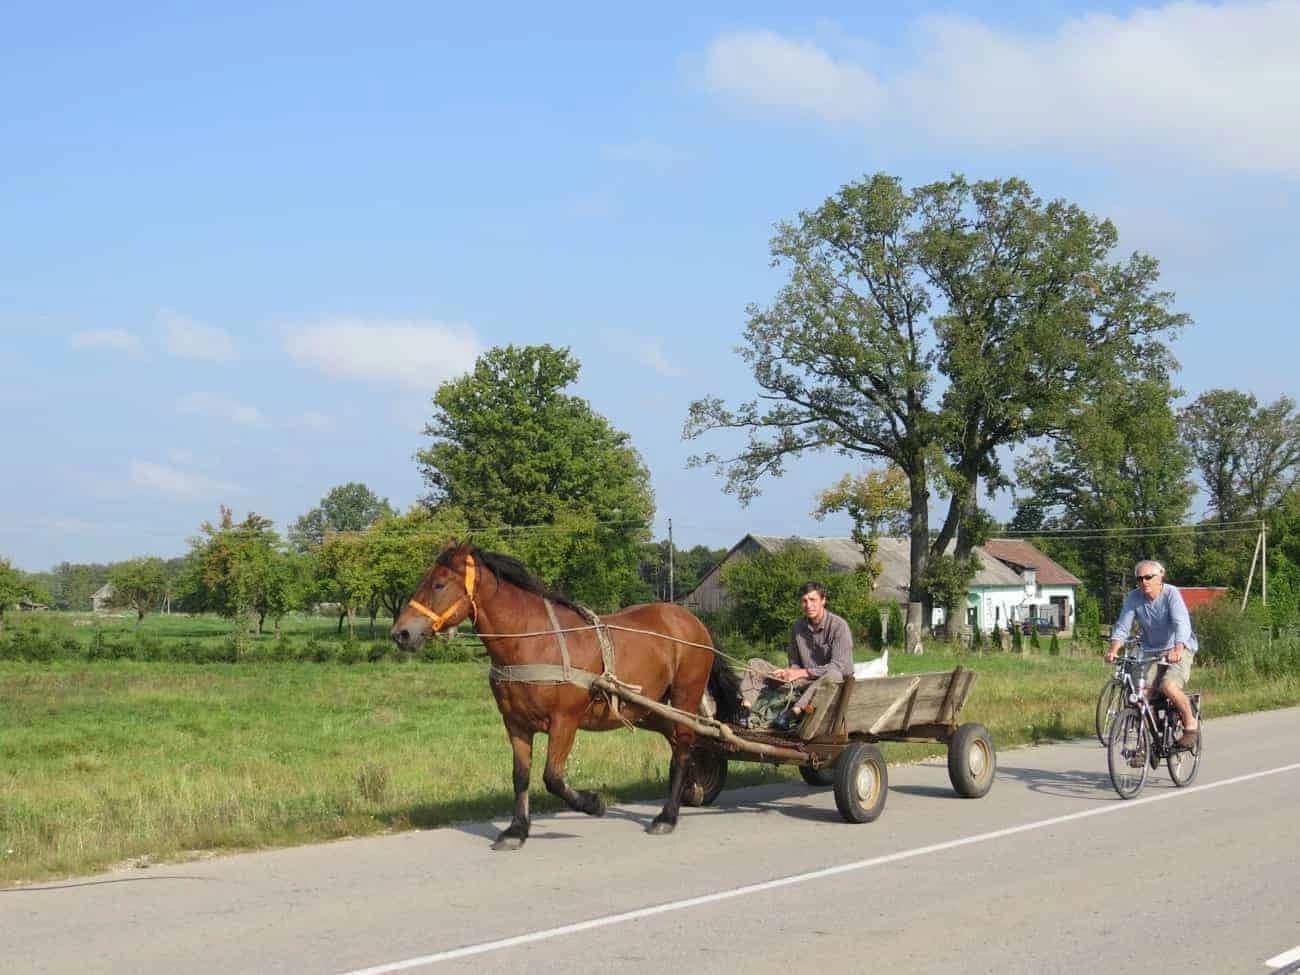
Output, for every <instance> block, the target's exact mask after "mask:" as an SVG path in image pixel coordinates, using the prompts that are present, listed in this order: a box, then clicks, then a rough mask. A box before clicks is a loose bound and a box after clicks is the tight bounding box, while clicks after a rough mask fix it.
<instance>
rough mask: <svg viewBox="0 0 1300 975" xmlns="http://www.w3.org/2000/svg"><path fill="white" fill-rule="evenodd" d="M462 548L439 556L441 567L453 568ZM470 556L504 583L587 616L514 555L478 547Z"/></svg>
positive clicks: (452, 548) (447, 551)
mask: <svg viewBox="0 0 1300 975" xmlns="http://www.w3.org/2000/svg"><path fill="white" fill-rule="evenodd" d="M460 548H461V546H458V545H451V546H448V547H447V548H446V549H445V550H444V551H443V553H442V554H441V555H439V556H438V563H439V564H440V565H444V566H447V567H448V568H450V567H451V557H452V555H453V554H454V553H455V552H457V551H459V550H460ZM469 554H470V555H472V556H474V560H475V561H476V562H480V563H482V564H483V565H485V566H487V567H488V568H489V569H491V570H492V573H493V574H494V575H495V576H496V577H497V578H498V579H500V580H502V581H503V582H508V583H510V584H511V585H512V586H518V587H519V588H520V589H522V590H524V591H525V592H531V593H533V594H534V595H537V596H541V597H542V598H543V599H549V600H550V601H551V602H553V603H555V604H556V605H558V606H567V607H568V608H569V609H571V610H573V611H574V612H575V613H578V614H579V615H580V616H583V615H586V610H584V609H583V607H582V606H579V605H578V603H577V602H575V601H574V600H573V599H572V597H570V596H568V595H566V594H564V593H562V592H556V591H555V590H553V589H548V588H547V587H546V585H545V584H544V583H543V582H542V581H541V580H540V579H538V578H537V576H535V575H533V573H532V572H530V571H529V570H528V567H527V566H525V565H524V564H523V563H522V562H520V561H519V560H518V559H517V558H515V557H514V556H513V555H505V554H503V553H501V552H485V551H483V550H482V549H480V548H477V547H476V546H473V545H470V546H469Z"/></svg>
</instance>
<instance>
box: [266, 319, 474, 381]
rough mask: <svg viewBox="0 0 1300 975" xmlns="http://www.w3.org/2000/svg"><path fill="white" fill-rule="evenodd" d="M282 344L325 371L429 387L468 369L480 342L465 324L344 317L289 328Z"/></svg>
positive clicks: (298, 359) (300, 359)
mask: <svg viewBox="0 0 1300 975" xmlns="http://www.w3.org/2000/svg"><path fill="white" fill-rule="evenodd" d="M284 349H285V351H286V352H287V353H288V354H289V356H290V357H291V358H293V359H294V361H296V362H298V363H299V364H300V365H307V366H312V367H314V368H316V369H319V370H320V371H321V372H323V373H325V374H326V375H327V376H337V377H340V378H344V379H364V380H373V381H378V382H397V383H400V384H402V385H403V386H412V387H418V388H420V389H430V388H432V387H434V386H437V385H439V384H440V383H442V382H444V381H445V380H448V379H454V378H455V377H457V376H460V375H463V374H464V373H466V372H468V371H469V370H470V369H471V368H472V367H473V365H474V360H475V359H476V358H478V356H479V353H480V352H481V351H482V344H481V343H480V341H479V339H478V336H477V335H475V334H474V331H473V329H471V328H469V327H468V326H466V325H449V324H446V323H443V322H419V321H415V322H367V321H358V320H342V321H331V322H323V323H321V324H318V325H300V326H295V327H292V328H288V329H286V330H285V333H284Z"/></svg>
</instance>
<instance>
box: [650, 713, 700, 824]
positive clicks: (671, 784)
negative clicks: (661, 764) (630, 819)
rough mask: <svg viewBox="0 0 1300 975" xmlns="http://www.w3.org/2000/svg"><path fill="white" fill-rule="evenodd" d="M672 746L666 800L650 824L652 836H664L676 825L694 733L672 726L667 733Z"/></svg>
mask: <svg viewBox="0 0 1300 975" xmlns="http://www.w3.org/2000/svg"><path fill="white" fill-rule="evenodd" d="M668 742H669V744H670V745H672V748H673V757H672V763H671V766H670V771H669V773H668V801H667V802H665V803H664V808H663V809H662V810H660V812H659V815H658V816H656V817H655V818H654V822H652V823H651V824H650V829H649V830H648V832H649V833H650V834H651V835H652V836H665V835H667V834H668V833H671V832H672V831H673V830H674V829H675V828H676V827H677V812H678V810H679V809H681V807H682V787H683V786H684V785H685V784H686V766H687V765H688V764H689V763H690V760H691V748H692V747H693V746H694V744H695V734H694V733H693V732H692V731H691V730H690V729H688V728H685V727H682V726H674V727H673V729H672V730H671V731H670V732H669V734H668Z"/></svg>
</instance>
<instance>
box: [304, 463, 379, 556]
mask: <svg viewBox="0 0 1300 975" xmlns="http://www.w3.org/2000/svg"><path fill="white" fill-rule="evenodd" d="M393 513H394V512H393V508H392V505H390V504H389V503H388V499H387V498H381V497H379V496H378V495H377V494H375V492H374V491H372V490H370V488H368V487H366V486H365V485H364V484H360V483H357V482H355V481H352V482H349V483H347V484H340V485H339V486H338V487H335V488H331V489H330V491H329V493H328V494H326V495H325V497H323V498H321V502H320V504H319V505H317V506H316V507H315V508H312V509H311V510H310V511H308V512H307V513H306V514H305V515H303V516H302V517H300V518H299V519H298V520H297V521H296V522H294V524H293V527H291V528H290V529H289V542H290V544H292V545H293V547H294V548H295V549H297V550H298V551H300V552H301V551H305V550H307V549H308V548H311V547H313V546H316V545H319V544H321V542H323V541H324V540H325V537H326V535H327V534H329V533H330V532H359V531H364V530H365V529H367V528H369V527H370V526H371V525H373V524H374V523H375V522H376V521H378V520H379V519H380V518H382V517H385V516H387V515H391V514H393Z"/></svg>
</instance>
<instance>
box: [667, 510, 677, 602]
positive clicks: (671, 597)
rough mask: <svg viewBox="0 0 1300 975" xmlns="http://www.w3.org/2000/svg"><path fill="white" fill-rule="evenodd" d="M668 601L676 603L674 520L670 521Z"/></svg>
mask: <svg viewBox="0 0 1300 975" xmlns="http://www.w3.org/2000/svg"><path fill="white" fill-rule="evenodd" d="M668 601H669V602H670V603H671V602H675V601H676V600H675V598H674V593H673V520H672V519H671V518H669V519H668Z"/></svg>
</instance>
